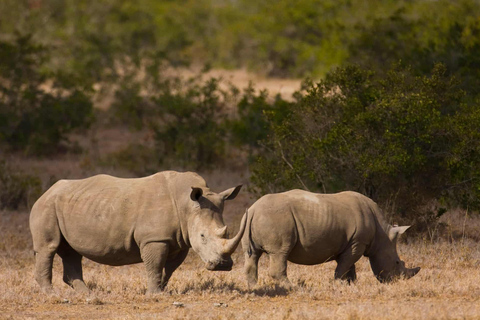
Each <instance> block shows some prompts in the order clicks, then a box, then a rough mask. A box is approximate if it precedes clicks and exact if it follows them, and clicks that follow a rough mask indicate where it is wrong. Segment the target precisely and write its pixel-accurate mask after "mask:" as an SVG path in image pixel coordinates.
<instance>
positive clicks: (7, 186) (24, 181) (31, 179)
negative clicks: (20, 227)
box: [0, 160, 42, 210]
mask: <svg viewBox="0 0 480 320" xmlns="http://www.w3.org/2000/svg"><path fill="white" fill-rule="evenodd" d="M41 192H42V182H41V180H40V178H38V177H36V176H33V175H29V174H25V173H22V172H18V170H16V169H15V168H13V167H11V166H9V165H8V164H7V163H6V162H5V161H4V160H0V209H12V210H17V209H18V208H20V207H22V206H24V207H27V208H30V207H31V206H32V205H33V203H34V202H35V201H36V200H37V199H38V197H39V196H40V194H41Z"/></svg>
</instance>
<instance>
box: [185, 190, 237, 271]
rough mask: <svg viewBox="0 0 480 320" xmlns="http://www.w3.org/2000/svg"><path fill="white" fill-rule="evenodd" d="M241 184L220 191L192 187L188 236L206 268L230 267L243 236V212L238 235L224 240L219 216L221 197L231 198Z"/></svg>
mask: <svg viewBox="0 0 480 320" xmlns="http://www.w3.org/2000/svg"><path fill="white" fill-rule="evenodd" d="M241 187H242V186H241V185H240V186H237V187H235V188H231V189H228V190H225V191H223V192H220V193H215V192H212V191H211V190H210V189H208V188H205V187H203V188H200V187H192V192H191V194H190V199H191V200H192V201H193V202H194V203H193V204H192V211H191V212H190V214H189V219H188V239H189V242H190V245H191V246H192V248H193V250H194V251H195V252H196V253H198V255H199V256H200V258H201V259H202V260H203V261H204V262H205V263H206V268H207V269H208V270H225V271H229V270H231V269H232V265H233V261H232V258H231V257H230V256H231V254H232V253H233V252H234V251H235V249H236V248H237V246H238V244H239V243H240V239H241V238H242V236H243V232H244V231H245V225H246V215H245V216H244V217H243V219H242V223H241V225H240V230H239V231H238V234H237V235H236V236H235V237H233V238H232V239H227V237H226V236H227V226H225V224H224V222H223V218H222V213H223V207H224V202H225V200H232V199H235V197H236V196H237V194H238V192H239V191H240V189H241Z"/></svg>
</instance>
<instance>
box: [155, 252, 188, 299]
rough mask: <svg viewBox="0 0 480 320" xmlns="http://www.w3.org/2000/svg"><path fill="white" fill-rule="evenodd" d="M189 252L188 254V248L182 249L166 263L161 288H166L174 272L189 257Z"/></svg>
mask: <svg viewBox="0 0 480 320" xmlns="http://www.w3.org/2000/svg"><path fill="white" fill-rule="evenodd" d="M187 254H188V250H183V251H180V252H179V253H178V255H177V256H176V257H175V258H173V259H171V260H168V261H167V262H166V263H165V272H164V273H163V276H162V282H161V284H160V289H161V290H163V289H165V287H166V286H167V284H168V281H169V280H170V277H171V276H172V274H173V272H174V271H175V270H177V268H178V267H179V266H180V265H181V264H182V262H183V261H184V260H185V258H186V257H187Z"/></svg>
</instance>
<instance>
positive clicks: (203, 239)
mask: <svg viewBox="0 0 480 320" xmlns="http://www.w3.org/2000/svg"><path fill="white" fill-rule="evenodd" d="M200 237H201V238H202V243H207V238H205V235H204V234H203V233H202V234H200Z"/></svg>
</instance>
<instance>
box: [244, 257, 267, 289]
mask: <svg viewBox="0 0 480 320" xmlns="http://www.w3.org/2000/svg"><path fill="white" fill-rule="evenodd" d="M262 253H263V251H259V250H252V252H251V253H250V254H249V253H248V252H245V274H246V275H247V281H248V287H252V286H254V285H255V284H256V283H257V281H258V260H259V259H260V257H261V256H262Z"/></svg>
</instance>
